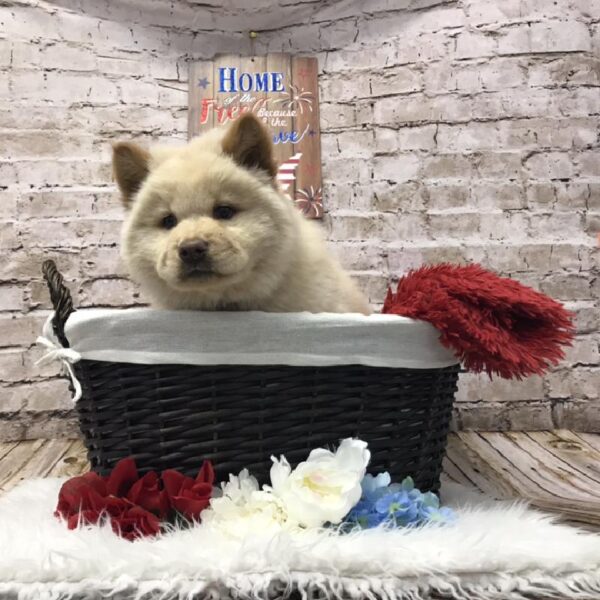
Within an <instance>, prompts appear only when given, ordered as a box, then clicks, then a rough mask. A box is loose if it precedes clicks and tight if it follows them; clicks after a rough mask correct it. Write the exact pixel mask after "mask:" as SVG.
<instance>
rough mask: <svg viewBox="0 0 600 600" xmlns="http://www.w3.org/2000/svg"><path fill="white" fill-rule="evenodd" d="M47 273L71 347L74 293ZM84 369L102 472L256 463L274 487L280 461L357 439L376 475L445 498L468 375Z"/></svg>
mask: <svg viewBox="0 0 600 600" xmlns="http://www.w3.org/2000/svg"><path fill="white" fill-rule="evenodd" d="M43 273H44V277H45V279H46V281H47V283H48V287H49V289H50V295H51V299H52V304H53V305H54V309H55V315H54V318H53V321H52V325H53V329H54V333H55V335H56V336H57V338H58V339H59V340H60V342H61V343H62V344H63V346H65V347H68V346H69V342H68V340H67V338H66V336H65V323H66V321H67V319H68V317H69V315H70V314H71V313H72V312H73V310H74V309H73V304H72V299H71V296H70V293H69V290H68V289H67V288H66V287H65V285H64V283H63V278H62V276H61V275H60V273H59V272H58V271H57V269H56V266H55V264H54V263H53V262H52V261H46V262H45V263H44V266H43ZM74 370H75V374H76V376H77V378H78V379H79V381H80V383H81V386H82V390H83V395H82V397H81V399H80V400H79V401H78V402H77V404H76V411H77V414H78V418H79V425H80V427H81V431H82V433H83V436H84V440H85V444H86V446H87V449H88V456H89V459H90V461H91V465H92V468H93V469H94V470H96V471H97V472H99V473H106V472H107V471H108V470H109V469H110V468H112V467H113V466H114V464H115V463H116V462H117V461H118V460H120V459H121V458H123V457H126V456H133V457H134V458H135V459H136V461H137V464H138V467H139V468H140V471H142V472H144V471H147V470H150V469H155V470H159V471H160V470H162V469H166V468H176V469H179V470H182V471H184V472H186V473H188V474H190V475H191V474H195V473H196V472H197V469H198V467H199V465H200V463H201V461H202V459H210V460H212V461H213V463H214V465H215V467H216V471H217V476H218V477H219V479H220V480H222V479H225V478H227V476H228V474H229V473H237V472H239V471H240V470H241V469H242V468H245V467H246V468H248V469H249V470H250V471H251V472H252V473H253V474H255V475H256V476H257V478H258V479H259V481H263V482H265V481H267V480H268V471H269V468H270V460H269V458H270V456H271V455H273V454H275V455H280V454H284V455H285V456H286V457H287V458H288V460H289V461H290V463H292V464H295V463H297V462H299V461H301V460H303V459H305V458H306V456H307V454H308V452H309V451H310V450H311V449H312V448H317V447H332V446H334V445H335V444H337V443H338V442H339V440H340V439H342V438H345V437H351V436H358V437H360V438H362V439H364V440H366V441H367V442H368V443H369V447H370V449H371V452H372V462H371V465H370V467H369V471H370V472H374V473H375V472H379V471H383V470H387V471H389V472H390V474H391V475H392V477H393V478H394V479H396V480H399V479H402V478H403V477H405V476H407V475H411V476H412V477H413V478H414V480H415V482H416V485H417V486H418V487H419V488H421V489H422V490H433V491H437V490H438V488H439V477H440V472H441V466H442V459H443V456H444V451H445V445H446V438H447V433H448V428H449V423H450V418H451V413H452V404H453V400H454V394H455V391H456V384H457V378H458V370H459V369H458V365H452V366H448V367H443V368H420V369H412V368H410V369H409V368H386V367H374V366H365V365H357V364H348V365H336V366H289V365H268V366H264V365H263V366H257V365H243V364H241V365H223V364H220V365H219V364H217V365H189V364H134V363H131V362H110V361H105V360H101V361H100V360H88V359H82V360H80V361H79V362H77V363H76V364H75V365H74Z"/></svg>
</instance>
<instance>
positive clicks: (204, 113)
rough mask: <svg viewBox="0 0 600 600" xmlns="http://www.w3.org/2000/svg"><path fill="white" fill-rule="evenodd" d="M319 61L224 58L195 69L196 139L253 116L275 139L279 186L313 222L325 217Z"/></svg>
mask: <svg viewBox="0 0 600 600" xmlns="http://www.w3.org/2000/svg"><path fill="white" fill-rule="evenodd" d="M317 72H318V65H317V59H316V58H305V57H297V56H290V55H289V54H268V55H266V56H250V57H248V56H239V55H223V56H219V57H217V58H215V59H214V60H213V61H201V62H195V63H192V64H191V66H190V84H189V85H190V89H189V125H188V133H189V137H190V138H192V137H194V136H196V135H198V134H200V133H203V132H204V131H206V130H207V129H210V128H211V127H216V126H218V125H223V124H225V123H227V122H230V121H233V120H235V119H237V118H239V116H240V115H242V114H243V113H245V112H249V111H252V112H254V113H255V114H256V115H257V116H258V117H260V118H261V119H262V120H263V122H264V123H265V124H266V125H267V126H268V127H269V129H270V130H271V132H272V134H273V144H274V147H275V158H276V159H277V161H278V163H279V174H278V177H277V178H278V180H279V183H280V185H281V187H282V189H284V191H285V192H286V193H287V194H289V195H290V197H291V198H293V200H294V202H295V203H296V205H297V206H298V208H299V209H300V210H301V211H302V212H303V213H304V214H305V215H306V216H307V217H309V218H312V219H319V218H321V217H322V216H323V202H322V188H321V136H320V129H319V88H318V85H317Z"/></svg>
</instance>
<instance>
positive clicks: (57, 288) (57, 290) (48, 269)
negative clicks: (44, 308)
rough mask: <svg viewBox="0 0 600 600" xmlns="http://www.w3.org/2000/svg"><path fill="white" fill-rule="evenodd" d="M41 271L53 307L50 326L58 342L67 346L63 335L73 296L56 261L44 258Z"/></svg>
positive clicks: (71, 309) (71, 307) (71, 310)
mask: <svg viewBox="0 0 600 600" xmlns="http://www.w3.org/2000/svg"><path fill="white" fill-rule="evenodd" d="M42 273H43V274H44V279H45V280H46V283H47V284H48V290H49V291H50V300H51V301H52V306H53V307H54V318H53V319H52V328H53V329H54V333H55V335H56V337H57V338H58V339H59V341H60V343H61V344H62V345H63V346H64V347H65V348H68V347H69V342H68V341H67V338H66V336H65V323H66V322H67V319H68V318H69V315H70V314H71V313H72V312H73V311H74V310H75V309H74V308H73V298H71V292H70V291H69V288H68V287H67V286H66V285H65V282H64V278H63V276H62V275H61V274H60V273H59V271H58V269H57V267H56V263H55V262H54V261H53V260H45V261H44V263H43V264H42Z"/></svg>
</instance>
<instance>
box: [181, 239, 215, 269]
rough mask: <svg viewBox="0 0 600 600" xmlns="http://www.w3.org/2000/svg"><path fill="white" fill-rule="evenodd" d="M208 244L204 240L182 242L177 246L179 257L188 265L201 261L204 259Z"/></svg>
mask: <svg viewBox="0 0 600 600" xmlns="http://www.w3.org/2000/svg"><path fill="white" fill-rule="evenodd" d="M207 251H208V244H207V243H206V242H205V241H204V240H193V241H191V242H184V243H183V244H181V245H180V246H179V258H180V259H181V262H183V263H184V264H186V265H188V266H194V265H198V264H200V263H202V262H203V261H204V260H205V259H206V253H207Z"/></svg>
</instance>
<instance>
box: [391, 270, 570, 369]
mask: <svg viewBox="0 0 600 600" xmlns="http://www.w3.org/2000/svg"><path fill="white" fill-rule="evenodd" d="M382 312H384V313H391V314H396V315H403V316H405V317H411V318H413V319H420V320H423V321H429V322H430V323H431V324H432V325H433V326H434V327H436V328H437V329H438V330H439V331H440V332H441V336H440V340H441V342H442V344H444V346H446V347H447V348H450V349H452V350H453V351H454V353H455V354H456V355H457V357H458V358H460V360H461V361H462V362H463V364H464V366H465V368H466V369H468V370H470V371H474V372H481V371H485V372H486V373H488V374H489V375H492V373H496V374H498V375H500V376H501V377H505V378H511V377H516V378H517V379H521V378H522V377H525V376H528V375H534V374H537V375H539V374H541V373H543V372H544V371H545V370H546V369H547V368H548V367H549V366H550V365H553V364H557V363H558V362H559V361H560V360H561V359H562V358H564V351H563V348H562V346H565V345H571V342H572V339H573V335H574V327H573V322H572V315H571V313H569V312H568V311H567V310H565V308H564V307H563V306H562V304H560V303H559V302H556V301H555V300H553V299H552V298H549V297H548V296H546V295H544V294H541V293H539V292H536V291H535V290H533V289H531V288H529V287H526V286H524V285H522V284H521V283H519V282H517V281H514V280H512V279H508V278H505V277H499V276H498V275H495V274H494V273H491V272H490V271H486V270H485V269H483V268H482V267H481V266H480V265H468V266H458V265H450V264H440V265H436V266H431V267H421V268H420V269H416V270H414V271H411V272H409V273H408V275H406V276H405V277H403V278H402V279H400V281H399V282H398V289H397V291H396V293H395V294H393V293H392V292H391V290H388V294H387V297H386V299H385V303H384V306H383V311H382Z"/></svg>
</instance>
